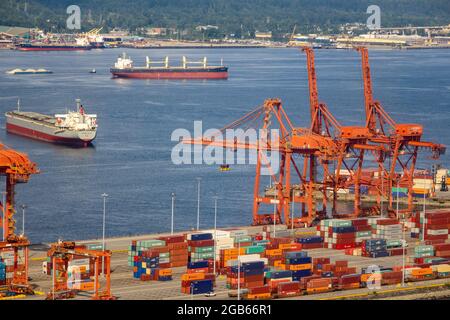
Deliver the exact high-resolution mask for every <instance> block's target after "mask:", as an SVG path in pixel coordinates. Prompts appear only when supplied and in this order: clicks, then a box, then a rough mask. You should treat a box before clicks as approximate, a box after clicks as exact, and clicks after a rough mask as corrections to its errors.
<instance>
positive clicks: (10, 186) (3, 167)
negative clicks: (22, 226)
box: [0, 145, 39, 293]
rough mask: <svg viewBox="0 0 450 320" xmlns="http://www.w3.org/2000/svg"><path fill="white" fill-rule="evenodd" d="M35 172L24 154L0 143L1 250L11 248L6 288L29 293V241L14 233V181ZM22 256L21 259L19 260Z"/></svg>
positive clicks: (21, 180) (30, 291) (16, 181)
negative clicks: (0, 189) (0, 181)
mask: <svg viewBox="0 0 450 320" xmlns="http://www.w3.org/2000/svg"><path fill="white" fill-rule="evenodd" d="M36 173H39V170H38V169H37V167H36V164H35V163H33V162H31V161H30V159H29V158H28V156H27V155H25V154H23V153H20V152H17V151H15V150H12V149H8V148H6V147H5V146H4V145H0V175H1V176H5V178H6V179H5V180H6V186H5V192H4V197H3V200H2V203H1V206H0V207H1V208H0V209H1V211H2V218H1V219H0V225H1V229H2V239H1V242H0V252H5V251H9V252H13V255H14V267H13V277H12V280H11V283H10V284H9V289H10V291H13V292H16V293H32V290H31V289H30V287H29V285H28V247H29V245H30V242H29V241H28V239H27V238H26V237H25V235H16V233H15V220H14V214H15V209H14V206H15V201H14V200H15V199H14V195H15V185H16V184H17V183H26V182H28V180H29V178H30V175H31V174H36ZM19 252H23V255H19ZM22 257H23V260H24V261H19V260H20V259H22Z"/></svg>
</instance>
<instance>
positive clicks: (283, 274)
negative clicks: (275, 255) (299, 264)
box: [270, 270, 292, 279]
mask: <svg viewBox="0 0 450 320" xmlns="http://www.w3.org/2000/svg"><path fill="white" fill-rule="evenodd" d="M270 277H271V279H280V278H289V277H292V271H289V270H286V271H275V272H272V273H271V274H270Z"/></svg>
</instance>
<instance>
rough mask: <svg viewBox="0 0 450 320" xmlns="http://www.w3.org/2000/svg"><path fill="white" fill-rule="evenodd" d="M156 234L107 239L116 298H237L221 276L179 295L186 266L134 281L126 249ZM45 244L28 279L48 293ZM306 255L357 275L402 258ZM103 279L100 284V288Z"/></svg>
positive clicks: (352, 294) (326, 252) (327, 252)
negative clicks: (164, 277) (210, 292)
mask: <svg viewBox="0 0 450 320" xmlns="http://www.w3.org/2000/svg"><path fill="white" fill-rule="evenodd" d="M245 228H246V229H248V230H249V232H250V233H257V232H259V231H261V230H262V227H245ZM314 232H315V231H314V228H309V229H298V230H297V234H299V233H303V234H313V233H314ZM162 235H166V234H158V235H142V236H134V237H122V238H113V239H107V241H106V243H107V248H108V249H110V250H112V251H113V255H112V259H111V271H112V273H111V290H112V293H113V294H114V295H115V296H116V297H118V298H119V299H124V300H159V299H163V300H191V299H193V300H198V299H236V298H230V297H229V296H228V292H229V290H228V289H227V288H226V278H225V276H220V277H219V278H218V279H217V287H216V291H215V292H216V296H215V297H208V298H207V297H205V296H203V295H199V296H190V295H186V294H183V293H181V275H182V274H184V273H185V272H186V268H185V267H180V268H173V280H172V281H166V282H162V281H140V280H137V279H134V278H133V272H132V267H129V266H128V265H127V256H128V253H127V249H128V246H129V245H130V243H131V240H139V239H150V238H155V237H158V236H162ZM92 242H98V240H94V241H80V242H77V243H92ZM415 243H416V240H415V239H409V248H408V253H409V254H411V253H412V252H413V251H414V249H413V248H414V245H415ZM47 248H48V245H45V244H44V245H36V246H33V247H32V250H31V252H30V277H31V284H32V285H33V286H34V287H35V290H37V291H40V292H43V293H45V294H46V293H48V292H50V290H51V281H52V278H51V277H50V276H47V275H45V274H43V272H42V262H43V261H44V260H45V255H46V251H47ZM307 251H308V254H309V256H311V257H313V258H315V257H330V258H331V261H332V262H334V261H336V260H347V261H348V262H349V266H350V267H356V268H357V271H358V272H359V271H360V269H361V268H363V267H368V266H370V265H377V266H379V267H392V266H394V265H397V266H398V265H401V264H402V256H393V257H385V258H377V259H373V258H366V257H360V256H348V255H345V253H344V251H343V250H332V249H311V250H307ZM447 282H449V279H439V280H432V281H424V282H415V283H411V284H408V287H414V286H424V285H432V284H442V283H447ZM102 283H103V280H101V282H100V284H101V285H102ZM387 289H398V286H383V287H382V288H381V290H382V291H383V290H387ZM368 292H369V290H368V289H366V288H362V289H355V290H346V291H338V292H331V293H322V294H315V295H307V296H300V297H293V298H289V299H330V298H339V297H342V296H344V297H346V296H347V298H358V297H360V296H361V295H364V294H367V293H368ZM90 298H91V295H90V293H89V292H82V293H80V294H79V295H77V297H76V299H90ZM26 299H33V300H34V299H38V300H43V299H45V295H36V296H29V297H27V298H26Z"/></svg>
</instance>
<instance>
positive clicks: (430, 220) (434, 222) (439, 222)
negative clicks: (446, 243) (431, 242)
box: [418, 218, 449, 225]
mask: <svg viewBox="0 0 450 320" xmlns="http://www.w3.org/2000/svg"><path fill="white" fill-rule="evenodd" d="M418 222H419V221H418ZM448 222H449V219H448V218H436V219H435V218H428V219H427V222H426V223H425V225H442V224H444V225H447V224H448Z"/></svg>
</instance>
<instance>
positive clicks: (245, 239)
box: [234, 236, 252, 243]
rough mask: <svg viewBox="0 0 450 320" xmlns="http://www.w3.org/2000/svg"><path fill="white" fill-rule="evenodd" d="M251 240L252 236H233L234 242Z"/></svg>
mask: <svg viewBox="0 0 450 320" xmlns="http://www.w3.org/2000/svg"><path fill="white" fill-rule="evenodd" d="M251 241H252V237H250V236H244V237H237V238H234V243H242V242H251Z"/></svg>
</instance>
